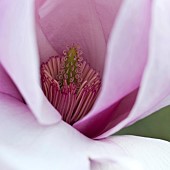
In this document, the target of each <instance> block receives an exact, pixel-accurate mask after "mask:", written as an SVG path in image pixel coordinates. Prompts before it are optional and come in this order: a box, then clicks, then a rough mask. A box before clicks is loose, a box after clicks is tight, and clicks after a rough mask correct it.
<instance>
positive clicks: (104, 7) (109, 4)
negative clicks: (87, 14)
mask: <svg viewBox="0 0 170 170" xmlns="http://www.w3.org/2000/svg"><path fill="white" fill-rule="evenodd" d="M94 4H95V7H96V13H97V15H98V17H99V20H100V23H101V26H102V29H103V33H104V37H105V40H106V42H107V43H108V39H109V36H110V33H111V30H112V28H113V26H114V23H115V20H116V19H117V14H118V13H119V10H120V8H121V4H122V0H107V1H105V0H100V1H98V0H94ZM106 11H107V12H106Z"/></svg>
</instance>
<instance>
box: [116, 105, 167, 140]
mask: <svg viewBox="0 0 170 170" xmlns="http://www.w3.org/2000/svg"><path fill="white" fill-rule="evenodd" d="M116 134H118V135H138V136H144V137H152V138H159V139H164V140H168V141H170V106H168V107H165V108H163V109H161V110H159V111H157V112H155V113H153V114H152V115H150V116H148V117H147V118H144V119H142V120H140V121H138V122H137V123H135V124H133V125H131V126H129V127H127V128H124V129H122V130H120V131H119V132H118V133H116Z"/></svg>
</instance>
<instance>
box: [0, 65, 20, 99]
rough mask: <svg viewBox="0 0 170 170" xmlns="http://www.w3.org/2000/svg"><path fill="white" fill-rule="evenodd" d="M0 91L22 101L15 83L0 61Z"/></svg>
mask: <svg viewBox="0 0 170 170" xmlns="http://www.w3.org/2000/svg"><path fill="white" fill-rule="evenodd" d="M0 92H1V93H5V94H9V95H11V96H13V97H15V98H17V99H18V100H20V101H23V99H22V96H21V94H20V92H19V91H18V89H17V87H16V86H15V84H14V83H13V82H12V80H11V79H10V77H9V75H8V74H7V73H6V71H5V70H4V68H3V67H2V65H1V63H0Z"/></svg>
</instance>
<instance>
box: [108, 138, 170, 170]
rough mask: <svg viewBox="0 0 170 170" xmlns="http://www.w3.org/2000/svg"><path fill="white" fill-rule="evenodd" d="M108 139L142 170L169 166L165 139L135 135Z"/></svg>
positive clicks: (164, 169) (168, 145) (169, 150)
mask: <svg viewBox="0 0 170 170" xmlns="http://www.w3.org/2000/svg"><path fill="white" fill-rule="evenodd" d="M110 139H111V141H112V142H113V143H114V144H115V145H117V146H119V147H120V148H121V149H122V150H123V151H124V153H126V155H128V156H129V157H130V158H131V159H135V160H136V162H138V163H139V164H140V165H141V166H142V168H143V169H144V170H155V169H156V170H168V169H169V167H170V143H169V142H167V141H163V140H159V139H151V138H144V137H136V136H117V137H111V138H110Z"/></svg>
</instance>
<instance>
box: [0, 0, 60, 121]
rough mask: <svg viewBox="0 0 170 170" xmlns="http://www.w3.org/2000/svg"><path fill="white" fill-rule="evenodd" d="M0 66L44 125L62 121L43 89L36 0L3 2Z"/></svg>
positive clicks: (1, 7)
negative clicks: (37, 39) (36, 21)
mask: <svg viewBox="0 0 170 170" xmlns="http://www.w3.org/2000/svg"><path fill="white" fill-rule="evenodd" d="M0 11H1V17H0V23H1V27H0V51H1V53H0V62H1V63H2V65H3V67H4V68H5V69H6V71H7V72H8V74H9V75H10V77H11V78H12V80H13V81H14V82H15V84H16V85H17V87H18V89H19V90H20V92H21V94H22V95H23V97H24V99H25V101H26V103H27V104H28V105H29V107H30V108H31V110H32V111H33V113H34V114H35V116H36V118H37V119H38V120H39V121H40V122H42V123H46V124H49V123H55V122H57V121H59V120H60V115H59V114H58V112H57V111H56V110H55V109H54V108H53V107H52V106H51V105H50V104H49V102H48V101H47V99H46V98H45V97H44V94H43V92H42V90H41V87H40V75H39V60H38V55H37V44H36V37H35V23H34V18H35V16H34V1H33V0H25V1H22V0H20V1H18V0H5V1H1V2H0Z"/></svg>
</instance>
